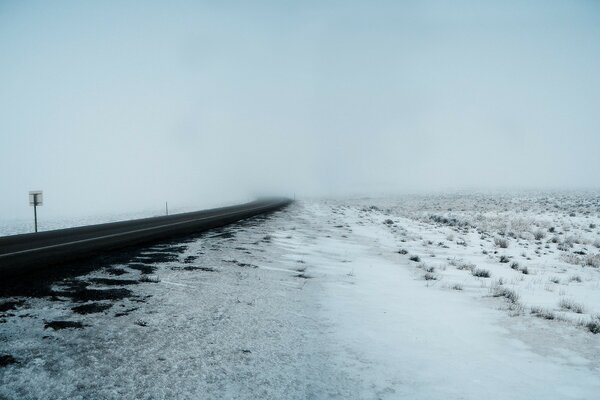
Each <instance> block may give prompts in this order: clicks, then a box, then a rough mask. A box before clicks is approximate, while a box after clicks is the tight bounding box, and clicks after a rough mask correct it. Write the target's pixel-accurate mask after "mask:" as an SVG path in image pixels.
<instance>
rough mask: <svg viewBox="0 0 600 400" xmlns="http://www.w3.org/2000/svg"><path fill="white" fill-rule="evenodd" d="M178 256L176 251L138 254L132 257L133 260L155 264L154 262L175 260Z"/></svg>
mask: <svg viewBox="0 0 600 400" xmlns="http://www.w3.org/2000/svg"><path fill="white" fill-rule="evenodd" d="M178 258H179V256H178V255H177V253H171V252H155V253H144V254H140V255H138V256H137V257H135V258H134V259H133V261H135V262H142V263H152V264H156V263H164V262H172V261H177V259H178Z"/></svg>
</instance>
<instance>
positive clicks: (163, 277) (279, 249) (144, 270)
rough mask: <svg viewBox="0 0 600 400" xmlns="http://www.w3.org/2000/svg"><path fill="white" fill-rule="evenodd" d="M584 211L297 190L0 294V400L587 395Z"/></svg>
mask: <svg viewBox="0 0 600 400" xmlns="http://www.w3.org/2000/svg"><path fill="white" fill-rule="evenodd" d="M598 206H599V203H598V197H597V196H596V197H594V196H593V195H589V194H579V195H568V196H566V197H551V196H547V195H545V196H542V195H531V196H529V197H523V198H519V199H515V198H508V197H507V198H504V197H501V196H483V197H474V196H452V197H449V196H437V197H427V198H414V197H410V198H408V197H407V198H402V199H394V200H391V199H385V200H375V199H360V200H344V201H341V200H340V201H306V202H300V203H296V204H294V205H293V206H292V207H290V208H288V209H287V210H284V211H281V212H277V213H275V214H272V215H271V216H269V217H268V218H257V219H253V220H251V221H247V222H246V223H243V224H241V225H236V226H231V227H228V228H225V229H223V230H221V231H218V232H217V231H213V232H210V233H207V234H205V235H202V236H198V237H196V238H191V239H190V240H189V241H186V242H183V243H171V244H165V245H160V246H154V247H152V248H146V249H141V250H139V251H136V252H132V253H130V254H120V255H118V256H114V257H110V258H104V259H97V260H94V261H93V262H90V263H88V264H89V265H87V266H89V267H90V269H91V272H86V273H85V274H82V275H80V276H68V277H63V278H62V279H59V280H57V281H56V282H55V283H53V284H52V285H51V286H50V288H44V287H35V288H31V287H27V288H18V287H16V288H15V287H11V288H10V290H8V289H6V288H5V292H6V293H5V295H6V296H7V297H5V298H4V299H2V300H0V310H1V311H0V356H2V357H3V358H2V364H1V365H3V366H1V367H0V385H1V386H0V387H1V388H0V398H2V397H4V398H9V399H13V398H14V399H17V398H19V399H20V398H81V399H84V398H122V397H131V398H148V399H154V398H156V399H159V398H198V399H200V398H202V399H221V398H236V399H256V398H271V399H282V398H292V399H327V398H338V399H350V398H352V399H396V398H406V399H480V398H486V399H507V398H511V399H595V398H597V396H598V393H599V392H600V335H598V334H593V333H592V332H591V331H593V330H594V326H595V325H594V323H595V321H597V320H598V319H597V317H596V315H597V313H599V312H600V271H599V269H598V267H597V265H596V266H595V265H594V260H595V258H594V256H596V255H597V254H598V253H599V250H598V248H596V247H594V244H595V243H596V241H597V240H598V239H599V229H598V228H597V227H596V226H597V223H598V222H600V221H597V220H598V215H599V209H598ZM449 209H451V210H449ZM573 214H574V215H573ZM550 228H554V229H552V232H550ZM538 231H543V232H544V237H540V236H541V234H540V233H539V232H538ZM501 239H506V240H507V243H506V244H507V245H508V247H506V248H504V247H502V246H504V244H505V243H504V242H503V241H502V240H501ZM403 253H405V254H403ZM582 253H583V254H582ZM417 256H418V261H412V260H411V258H412V259H413V260H416V259H417V258H416V257H417ZM501 256H505V257H506V258H507V260H508V261H509V262H506V263H505V262H500V257H501ZM503 260H504V259H503ZM513 262H517V263H518V265H517V266H514V267H513V268H511V264H512V263H513ZM525 268H526V269H525ZM478 270H487V271H488V273H489V275H490V277H487V278H486V277H483V276H474V275H473V273H474V271H478ZM524 271H526V272H527V273H524ZM475 274H476V275H477V274H479V275H485V273H478V272H476V273H475ZM575 277H578V278H579V279H576V278H575ZM578 306H580V307H578ZM579 311H580V312H579Z"/></svg>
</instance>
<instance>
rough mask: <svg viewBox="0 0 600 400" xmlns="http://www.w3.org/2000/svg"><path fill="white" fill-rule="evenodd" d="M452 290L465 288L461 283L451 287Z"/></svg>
mask: <svg viewBox="0 0 600 400" xmlns="http://www.w3.org/2000/svg"><path fill="white" fill-rule="evenodd" d="M450 289H452V290H463V287H462V285H461V284H460V283H455V284H454V285H452V286H450Z"/></svg>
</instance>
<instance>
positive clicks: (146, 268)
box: [128, 263, 156, 274]
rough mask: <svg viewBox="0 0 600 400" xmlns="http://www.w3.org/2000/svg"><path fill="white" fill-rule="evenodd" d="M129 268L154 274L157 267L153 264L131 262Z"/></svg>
mask: <svg viewBox="0 0 600 400" xmlns="http://www.w3.org/2000/svg"><path fill="white" fill-rule="evenodd" d="M128 267H129V268H131V269H135V270H137V271H140V272H141V273H142V274H152V273H154V271H156V267H155V266H153V265H146V264H137V263H136V264H129V265H128Z"/></svg>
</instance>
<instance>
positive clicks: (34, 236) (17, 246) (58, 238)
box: [0, 198, 291, 278]
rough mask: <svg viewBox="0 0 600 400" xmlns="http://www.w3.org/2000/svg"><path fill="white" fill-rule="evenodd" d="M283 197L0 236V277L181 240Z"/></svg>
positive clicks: (278, 203) (282, 202)
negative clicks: (119, 250)
mask: <svg viewBox="0 0 600 400" xmlns="http://www.w3.org/2000/svg"><path fill="white" fill-rule="evenodd" d="M290 202H291V200H289V199H285V198H274V199H263V200H256V201H253V202H250V203H246V204H241V205H235V206H230V207H222V208H215V209H211V210H204V211H196V212H190V213H182V214H175V215H169V216H162V217H152V218H143V219H136V220H131V221H120V222H112V223H107V224H99V225H89V226H82V227H76V228H68V229H58V230H53V231H47V232H39V233H28V234H22V235H12V236H5V237H0V278H8V277H12V276H16V275H24V274H31V273H34V272H36V271H39V270H42V269H45V268H47V267H49V266H52V265H56V264H60V263H64V262H68V261H73V260H76V259H81V258H86V257H89V256H93V255H95V254H97V253H99V252H105V251H109V250H115V249H119V248H123V247H129V246H135V245H140V244H145V243H153V242H158V241H162V240H165V239H170V238H173V237H178V236H185V235H189V234H192V233H196V232H202V231H205V230H207V229H211V228H215V227H218V226H223V225H227V224H230V223H232V222H236V221H239V220H242V219H246V218H250V217H253V216H256V215H259V214H263V213H267V212H270V211H274V210H277V209H279V208H282V207H285V206H286V205H288V204H289V203H290Z"/></svg>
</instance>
